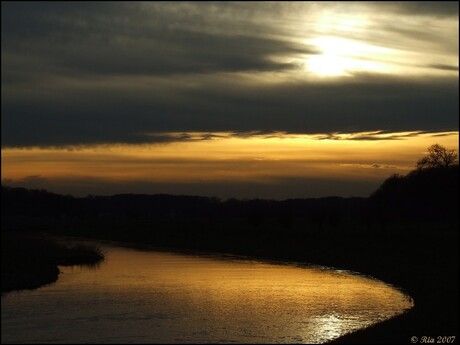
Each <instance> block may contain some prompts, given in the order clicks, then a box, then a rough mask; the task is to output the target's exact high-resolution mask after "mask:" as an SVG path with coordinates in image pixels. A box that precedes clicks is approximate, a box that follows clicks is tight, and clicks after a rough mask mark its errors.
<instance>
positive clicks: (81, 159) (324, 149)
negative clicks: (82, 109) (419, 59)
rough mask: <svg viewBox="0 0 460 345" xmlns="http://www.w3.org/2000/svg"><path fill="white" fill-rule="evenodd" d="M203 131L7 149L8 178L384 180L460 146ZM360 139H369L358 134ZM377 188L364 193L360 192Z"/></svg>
mask: <svg viewBox="0 0 460 345" xmlns="http://www.w3.org/2000/svg"><path fill="white" fill-rule="evenodd" d="M199 135H200V133H189V136H190V138H191V139H190V140H189V141H184V142H171V143H167V144H148V145H147V144H145V145H126V144H123V145H99V146H85V147H67V148H62V147H59V148H28V149H23V148H21V149H14V148H8V149H4V150H3V151H2V180H3V182H6V183H7V184H8V183H11V182H12V183H13V184H14V183H21V181H22V182H23V183H25V184H27V182H29V183H30V182H34V183H37V182H40V183H41V184H43V183H45V187H47V188H50V187H49V186H48V184H49V183H51V182H52V181H61V187H60V189H59V190H58V191H59V192H65V187H63V185H64V186H65V181H72V180H74V181H75V180H80V181H82V180H85V179H92V180H99V181H105V182H107V181H109V182H111V183H114V184H116V183H128V184H129V183H130V182H136V183H139V182H144V183H155V184H162V183H163V184H164V183H180V184H187V183H188V184H193V183H213V182H215V183H225V182H227V183H232V184H235V183H242V182H244V183H264V184H266V185H276V184H279V183H280V182H279V179H284V180H286V179H306V180H308V179H323V180H324V179H326V180H327V179H332V180H333V179H340V180H342V181H345V182H346V181H355V182H363V181H371V182H373V183H374V184H375V185H378V184H380V183H381V182H382V181H383V180H384V179H385V178H387V177H388V176H390V175H391V174H393V173H399V174H406V173H407V172H409V171H410V170H412V169H414V167H415V163H416V161H417V160H418V159H419V158H420V157H421V156H423V154H424V152H425V151H426V148H427V147H428V146H429V145H431V144H433V143H439V144H441V145H444V146H446V147H449V148H456V149H458V132H445V133H431V134H430V133H415V132H413V133H411V132H404V133H386V134H378V133H377V134H376V133H360V134H354V135H347V134H340V135H339V134H337V135H336V136H335V137H336V139H324V138H323V139H319V138H321V137H323V136H321V135H293V134H282V133H279V134H277V135H273V134H272V135H265V136H264V135H259V136H252V137H248V138H241V137H235V136H231V135H230V134H228V133H217V135H219V136H220V138H219V139H212V140H199V139H196V140H195V139H194V138H198V137H199ZM360 136H361V137H366V138H367V139H366V138H363V139H360V140H352V139H350V138H352V137H355V138H356V137H360ZM347 137H348V139H347ZM385 137H387V138H389V139H385ZM337 138H341V139H337ZM40 183H38V185H37V186H35V187H40ZM51 189H52V188H51ZM87 192H89V191H86V190H84V189H82V190H81V191H80V193H81V194H83V195H85V194H86V193H87ZM116 192H117V190H116V189H115V190H114V191H113V193H116ZM145 192H147V193H148V192H153V193H154V192H155V189H153V190H148V189H147V190H146V191H145ZM174 192H175V191H174V190H171V193H174ZM370 192H372V190H357V191H356V195H366V194H369V193H370ZM210 193H212V191H208V192H206V194H210ZM329 193H330V194H331V193H332V191H329ZM230 195H231V192H230V191H229V195H228V196H230ZM215 196H219V195H215ZM234 196H235V197H238V195H234ZM308 196H309V195H305V197H308ZM273 197H276V195H274V196H273Z"/></svg>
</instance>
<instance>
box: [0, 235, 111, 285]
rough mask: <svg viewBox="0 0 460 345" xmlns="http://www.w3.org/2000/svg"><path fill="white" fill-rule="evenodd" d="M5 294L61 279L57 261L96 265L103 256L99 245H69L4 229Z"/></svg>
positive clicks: (44, 237) (59, 262)
mask: <svg viewBox="0 0 460 345" xmlns="http://www.w3.org/2000/svg"><path fill="white" fill-rule="evenodd" d="M1 254H2V284H1V287H2V294H3V293H5V292H9V291H13V290H23V289H35V288H38V287H40V286H42V285H45V284H49V283H53V282H55V281H56V280H57V279H58V276H59V269H58V267H57V266H58V265H63V266H65V265H84V264H86V265H93V264H96V263H97V262H99V261H101V260H102V259H103V258H104V256H103V254H102V253H101V252H100V251H99V249H98V248H96V247H91V246H83V245H72V246H67V245H63V244H59V243H56V242H54V241H52V240H50V239H48V238H47V237H46V236H45V235H43V234H33V233H32V234H31V233H21V232H19V233H18V232H7V231H2V253H1Z"/></svg>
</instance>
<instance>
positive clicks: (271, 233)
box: [1, 166, 459, 344]
mask: <svg viewBox="0 0 460 345" xmlns="http://www.w3.org/2000/svg"><path fill="white" fill-rule="evenodd" d="M458 210H459V205H458V166H455V167H453V168H452V169H450V168H449V169H444V170H441V169H434V170H424V171H414V172H413V173H411V174H410V175H408V176H407V177H401V176H392V177H391V178H389V179H387V180H386V181H385V182H384V183H383V184H382V186H381V187H380V188H379V189H378V190H377V191H376V192H375V193H374V194H373V195H372V196H371V197H370V198H346V199H344V198H335V197H333V198H322V199H296V200H286V201H269V200H243V201H241V200H240V201H239V200H227V201H220V200H217V199H214V198H204V197H191V196H170V195H115V196H111V197H95V196H89V197H87V198H73V197H70V196H62V195H57V194H52V193H48V192H46V191H31V190H25V189H14V188H5V187H2V218H1V221H2V224H1V225H2V232H4V231H8V232H17V231H28V232H32V233H33V232H44V231H45V232H48V233H53V234H57V235H71V236H80V237H85V238H94V239H106V240H114V241H120V242H123V243H126V244H136V245H143V244H148V245H153V246H157V247H162V248H168V249H171V250H196V251H207V252H213V253H229V254H236V255H244V256H250V257H254V258H260V259H268V260H279V261H284V262H285V261H290V262H294V263H299V264H315V265H324V266H329V267H334V268H337V269H344V270H350V271H356V272H360V273H362V274H366V275H369V276H372V277H375V278H377V279H380V280H382V281H384V282H386V283H389V284H392V285H394V286H395V287H397V288H400V289H402V290H403V291H404V292H406V293H407V294H408V295H409V296H411V297H412V298H413V300H414V303H415V306H414V308H412V309H411V310H409V311H408V312H407V313H405V314H403V315H401V316H398V317H396V318H394V319H391V320H388V321H386V322H383V323H380V324H378V325H375V326H373V327H370V328H368V329H365V330H362V331H358V332H356V333H353V334H350V335H346V336H343V337H341V338H339V339H337V340H336V341H335V342H336V343H386V344H389V343H395V344H397V343H403V344H404V343H406V344H407V343H414V342H415V341H416V342H417V343H423V342H424V343H428V342H430V339H434V341H433V343H436V342H437V341H438V340H439V342H438V343H452V341H453V338H448V337H452V336H455V337H456V338H455V343H458V341H459V299H458V295H459V274H458V273H459V230H458V224H459V223H458V217H459V214H458ZM4 250H6V251H8V250H9V251H10V252H11V253H12V254H13V255H14V254H15V252H17V250H15V249H14V248H10V246H9V245H7V244H5V245H4V241H3V240H2V254H3V251H4ZM31 251H33V249H31ZM16 254H17V253H16ZM53 260H54V259H53ZM12 262H14V261H10V264H8V263H7V264H6V266H4V263H3V260H2V291H3V282H4V281H5V279H3V275H4V271H5V272H7V273H8V272H9V270H10V269H11V268H12V267H14V269H16V268H17V267H19V264H18V265H16V264H15V265H14V266H12V264H11V263H12ZM18 262H19V261H18ZM60 262H62V261H60ZM54 265H56V261H54ZM8 266H9V267H8ZM47 269H49V270H50V273H49V274H48V275H49V276H50V277H51V276H53V274H54V276H53V277H57V272H56V270H54V273H53V271H52V268H50V267H49V266H48V268H47ZM40 270H41V269H40ZM32 271H33V270H32ZM43 271H46V270H45V269H43ZM8 274H11V273H8ZM32 278H33V279H32V281H31V282H30V283H31V284H30V287H34V286H38V285H39V284H40V280H39V279H35V278H34V277H32ZM54 279H55V278H54ZM14 288H15V287H9V289H14ZM413 337H417V339H415V338H413ZM423 337H425V338H423ZM428 337H429V338H428ZM438 337H441V338H438ZM442 337H445V338H442ZM423 340H424V341H423Z"/></svg>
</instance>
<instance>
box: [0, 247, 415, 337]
mask: <svg viewBox="0 0 460 345" xmlns="http://www.w3.org/2000/svg"><path fill="white" fill-rule="evenodd" d="M102 249H103V251H104V253H105V256H106V258H105V260H104V262H102V263H101V264H100V265H98V266H96V267H88V266H81V267H80V266H72V267H60V269H61V271H62V272H63V273H62V274H60V276H59V279H58V281H57V282H56V283H53V284H50V285H47V286H44V287H42V288H39V289H36V290H32V291H19V292H12V293H8V294H6V295H4V296H2V307H1V309H2V321H1V327H2V335H1V341H2V343H324V342H327V341H329V340H332V339H334V338H337V337H339V336H340V335H343V334H345V333H348V332H351V331H354V330H357V329H360V328H363V327H366V326H369V325H371V324H374V323H377V322H381V321H383V320H385V319H388V318H391V317H393V316H395V315H398V314H401V313H402V312H404V311H405V310H407V309H409V308H411V307H412V306H413V303H412V302H411V300H410V299H409V298H408V297H407V296H406V295H404V294H403V293H401V292H400V291H398V290H397V289H395V288H393V287H391V286H389V285H387V284H385V283H383V282H381V281H378V280H374V279H370V278H368V277H364V276H360V275H356V274H351V273H350V272H345V271H337V270H332V269H326V268H321V267H298V266H293V265H285V264H271V263H265V262H260V261H255V260H246V259H236V258H231V257H218V256H215V257H212V256H199V255H191V254H178V253H171V252H164V251H145V250H138V249H129V248H122V247H118V246H116V245H111V244H103V245H102Z"/></svg>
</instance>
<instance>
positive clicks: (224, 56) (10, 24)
mask: <svg viewBox="0 0 460 345" xmlns="http://www.w3.org/2000/svg"><path fill="white" fill-rule="evenodd" d="M345 5H346V4H338V5H336V6H345ZM352 5H353V6H362V5H360V3H356V4H351V5H346V6H349V7H350V8H351V7H353V6H352ZM321 6H323V5H322V4H319V3H288V4H282V3H250V4H244V3H131V2H129V3H124V2H110V3H106V2H85V3H80V2H30V3H27V2H19V3H15V2H2V24H1V25H2V33H1V35H2V67H1V68H2V106H1V110H2V120H1V128H2V129H1V134H2V146H3V147H11V146H48V145H51V146H53V145H54V146H59V145H80V144H81V145H85V144H92V143H143V142H159V143H165V142H169V141H175V140H190V138H187V137H186V136H182V137H181V136H171V135H168V134H162V132H188V131H201V132H209V133H210V134H209V138H211V137H212V134H211V133H212V132H217V131H234V132H236V133H240V135H244V134H241V133H254V132H256V133H257V132H260V131H286V132H293V133H334V132H358V131H372V130H385V131H403V130H404V131H415V130H420V131H445V130H458V76H453V75H450V76H449V75H446V76H445V77H432V78H415V77H407V76H405V77H402V76H401V77H396V76H383V75H378V74H356V75H354V76H353V77H352V78H344V79H331V80H329V81H327V82H326V81H321V80H316V81H314V80H313V81H312V80H302V79H301V78H292V80H289V81H287V82H284V83H269V82H266V81H267V79H270V78H276V75H273V76H271V75H270V73H274V74H276V73H285V72H286V73H291V74H293V75H295V73H298V74H300V73H302V69H301V66H300V64H299V57H305V56H311V55H314V54H318V53H319V51H318V50H317V49H316V48H314V47H311V46H308V45H306V44H305V43H302V42H300V41H299V40H296V39H290V38H289V37H288V33H290V32H292V30H296V27H295V26H294V27H293V26H292V24H290V22H289V18H290V17H289V18H288V17H286V16H288V14H290V13H297V12H301V10H302V11H304V12H305V13H306V14H308V13H310V12H314V11H315V10H317V9H318V7H321ZM331 6H332V5H331ZM366 6H375V7H376V8H378V9H379V10H381V11H393V12H394V13H402V14H404V15H408V16H410V15H422V16H429V17H431V18H440V19H439V20H442V18H445V17H448V18H450V17H455V16H457V17H458V3H455V2H454V3H447V4H446V3H443V4H440V2H433V3H425V2H422V3H413V2H409V3H407V4H405V3H384V4H377V3H369V4H366ZM288 24H289V25H288ZM307 27H308V26H307ZM302 30H304V31H305V30H306V29H302ZM302 30H301V29H300V28H299V29H298V31H299V32H301V31H302ZM387 33H393V34H395V35H400V37H406V38H407V37H408V38H410V39H413V40H414V41H417V40H419V41H420V40H423V42H426V41H433V42H435V43H436V44H438V45H439V46H440V47H448V46H449V44H447V43H448V41H442V42H441V40H440V39H439V35H440V32H438V31H436V32H435V33H431V32H419V33H418V32H417V29H416V28H414V27H412V26H411V27H408V28H405V27H401V28H398V27H394V26H391V27H390V26H387V27H384V28H383V29H382V31H379V32H378V34H379V35H380V36H382V37H384V36H385V35H386V36H388V37H386V38H385V45H389V44H392V43H391V40H392V37H390V36H389V35H387ZM306 34H308V32H306ZM395 37H396V36H395ZM367 40H368V41H369V40H370V39H367ZM423 42H422V43H423ZM403 43H404V44H405V41H403ZM412 43H413V41H411V44H412ZM414 44H415V43H414ZM430 48H431V47H430ZM446 49H447V48H446ZM456 49H457V51H458V45H457V48H456ZM454 50H455V49H454ZM300 60H301V58H300ZM414 65H419V63H418V62H417V61H414ZM425 65H426V66H427V67H429V68H433V69H436V70H440V71H446V72H449V71H455V70H457V71H458V67H456V66H453V65H450V64H446V63H444V62H443V61H439V62H438V61H433V63H428V64H425ZM259 72H263V73H259ZM258 73H259V74H262V75H264V76H263V77H261V78H265V81H263V82H261V83H253V82H250V81H248V80H247V79H245V78H248V76H250V75H253V74H258ZM249 79H250V78H249ZM203 139H206V138H203Z"/></svg>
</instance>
